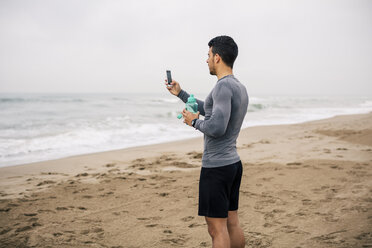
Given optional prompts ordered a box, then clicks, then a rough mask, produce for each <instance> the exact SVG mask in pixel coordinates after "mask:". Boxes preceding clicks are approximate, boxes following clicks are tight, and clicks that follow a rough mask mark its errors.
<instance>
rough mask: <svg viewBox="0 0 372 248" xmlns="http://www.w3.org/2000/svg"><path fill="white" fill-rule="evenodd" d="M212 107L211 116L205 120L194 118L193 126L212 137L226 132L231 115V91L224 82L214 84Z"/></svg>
mask: <svg viewBox="0 0 372 248" xmlns="http://www.w3.org/2000/svg"><path fill="white" fill-rule="evenodd" d="M212 99H213V108H212V114H211V117H210V118H209V119H207V120H200V119H198V120H196V123H195V128H196V129H198V130H200V131H201V132H202V133H204V134H205V135H208V136H212V137H214V138H218V137H221V136H223V135H224V134H225V133H226V129H227V125H228V123H229V120H230V115H231V99H232V91H231V89H230V87H228V86H227V85H226V84H224V83H219V84H217V85H216V87H215V89H214V90H213V93H212Z"/></svg>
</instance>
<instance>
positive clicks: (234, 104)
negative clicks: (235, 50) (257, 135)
mask: <svg viewBox="0 0 372 248" xmlns="http://www.w3.org/2000/svg"><path fill="white" fill-rule="evenodd" d="M189 96H190V95H189V94H188V93H187V92H186V91H184V90H181V92H180V93H179V94H178V97H179V98H180V99H181V100H182V101H183V102H185V103H186V102H187V98H188V97H189ZM248 102H249V98H248V94H247V90H246V88H245V86H244V85H243V84H241V83H240V82H239V81H238V79H236V78H235V77H234V76H233V75H228V76H225V77H223V78H221V79H219V80H218V81H217V83H216V85H215V87H214V88H213V89H212V91H211V92H210V93H209V95H208V96H207V98H206V99H205V102H203V101H201V100H198V99H197V103H198V111H199V112H200V114H201V115H203V116H204V117H205V118H204V120H200V119H198V120H197V121H196V123H195V128H196V129H198V130H200V131H201V132H202V133H204V152H203V158H202V166H203V167H206V168H212V167H220V166H225V165H229V164H233V163H236V162H238V161H239V160H240V157H239V155H238V152H237V150H236V139H237V138H238V136H239V132H240V129H241V126H242V123H243V120H244V117H245V114H246V113H247V108H248Z"/></svg>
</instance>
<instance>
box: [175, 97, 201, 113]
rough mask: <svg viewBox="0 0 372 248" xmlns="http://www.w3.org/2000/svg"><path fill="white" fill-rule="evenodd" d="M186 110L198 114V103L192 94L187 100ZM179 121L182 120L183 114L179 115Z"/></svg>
mask: <svg viewBox="0 0 372 248" xmlns="http://www.w3.org/2000/svg"><path fill="white" fill-rule="evenodd" d="M185 108H186V110H187V111H189V112H191V113H194V114H195V113H197V112H198V103H197V102H196V99H195V98H194V95H193V94H191V95H190V96H189V98H187V102H186V107H185ZM177 118H178V119H181V118H182V114H179V115H178V116H177Z"/></svg>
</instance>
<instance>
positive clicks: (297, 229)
mask: <svg viewBox="0 0 372 248" xmlns="http://www.w3.org/2000/svg"><path fill="white" fill-rule="evenodd" d="M237 149H238V153H239V155H240V157H241V160H242V162H243V168H244V169H243V170H244V172H243V179H242V185H241V190H240V203H239V218H240V222H241V225H242V228H243V230H244V234H245V236H246V247H260V248H264V247H283V248H284V247H296V246H300V247H302V248H310V247H326V248H331V247H332V248H336V247H337V248H344V247H345V248H346V247H363V245H367V246H368V245H370V244H372V236H371V234H370V232H368V230H371V229H372V224H371V221H370V219H371V216H372V204H371V202H372V199H371V192H372V173H371V171H372V113H368V114H355V115H340V116H336V117H332V118H328V119H322V120H315V121H309V122H305V123H299V124H281V125H271V126H257V127H248V128H245V129H243V130H242V131H241V133H240V135H239V138H238V141H237ZM202 150H203V139H202V138H192V139H188V140H182V141H174V142H168V143H162V144H156V145H147V146H139V147H132V148H126V149H119V150H113V151H106V152H100V153H91V154H85V155H76V156H71V157H67V158H62V159H56V160H48V161H43V162H36V163H30V164H23V165H15V166H8V167H1V168H0V243H2V244H3V246H4V247H30V246H36V247H57V246H58V247H92V246H94V247H155V248H167V247H175V246H178V247H210V246H211V242H210V238H209V236H208V233H207V229H206V224H205V221H204V218H202V217H199V216H197V205H198V180H199V173H200V166H201V156H202ZM138 233H141V236H138Z"/></svg>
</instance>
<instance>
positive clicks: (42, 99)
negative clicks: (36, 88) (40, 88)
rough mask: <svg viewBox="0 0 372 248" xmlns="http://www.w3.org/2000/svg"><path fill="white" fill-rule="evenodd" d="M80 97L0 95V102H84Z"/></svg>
mask: <svg viewBox="0 0 372 248" xmlns="http://www.w3.org/2000/svg"><path fill="white" fill-rule="evenodd" d="M85 101H86V100H85V99H82V98H72V99H69V98H20V97H14V98H12V97H1V98H0V103H30V102H36V103H39V102H42V103H57V102H62V103H68V102H85Z"/></svg>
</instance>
